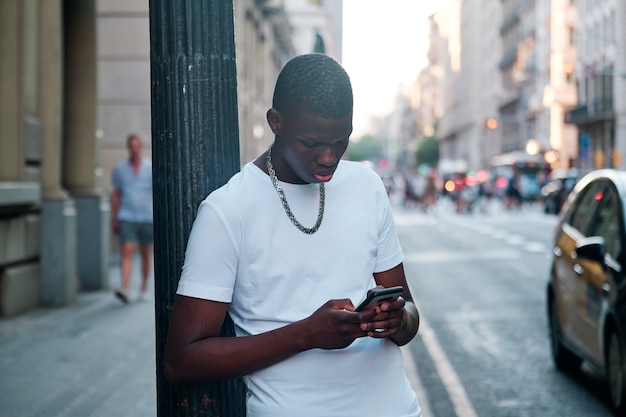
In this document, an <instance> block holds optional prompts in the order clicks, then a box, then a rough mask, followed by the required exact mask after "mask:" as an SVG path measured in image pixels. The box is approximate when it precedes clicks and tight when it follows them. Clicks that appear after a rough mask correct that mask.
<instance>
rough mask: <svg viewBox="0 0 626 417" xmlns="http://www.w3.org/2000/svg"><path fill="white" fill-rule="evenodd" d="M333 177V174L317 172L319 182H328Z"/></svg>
mask: <svg viewBox="0 0 626 417" xmlns="http://www.w3.org/2000/svg"><path fill="white" fill-rule="evenodd" d="M332 177H333V174H332V173H330V174H315V179H316V180H318V181H319V182H328V181H330V179H331V178H332Z"/></svg>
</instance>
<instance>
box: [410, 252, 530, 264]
mask: <svg viewBox="0 0 626 417" xmlns="http://www.w3.org/2000/svg"><path fill="white" fill-rule="evenodd" d="M520 257H521V255H520V251H519V250H510V249H495V250H486V251H484V252H476V251H466V250H463V251H460V250H456V251H452V250H442V251H427V252H410V253H407V254H406V255H405V258H404V262H418V263H433V262H435V263H437V262H446V263H448V262H455V261H456V262H467V261H476V260H489V259H495V260H504V259H519V258H520Z"/></svg>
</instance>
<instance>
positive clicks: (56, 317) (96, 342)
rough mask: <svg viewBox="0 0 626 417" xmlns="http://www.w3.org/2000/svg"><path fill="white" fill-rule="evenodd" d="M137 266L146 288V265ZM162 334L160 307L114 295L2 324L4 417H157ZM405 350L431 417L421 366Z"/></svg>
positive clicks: (88, 296) (114, 279)
mask: <svg viewBox="0 0 626 417" xmlns="http://www.w3.org/2000/svg"><path fill="white" fill-rule="evenodd" d="M134 268H135V269H134V270H133V283H134V284H136V285H138V281H139V279H138V277H139V262H138V261H136V262H135V265H134ZM109 276H110V285H111V288H116V287H117V286H118V285H119V280H120V278H119V276H120V275H119V268H118V267H117V266H115V265H112V267H111V269H110V274H109ZM152 282H154V281H153V280H152ZM135 291H136V290H135ZM154 332H155V330H154V302H147V303H146V302H143V303H140V302H133V303H131V304H130V305H124V304H122V303H121V302H120V301H119V300H117V299H116V298H115V297H114V295H113V292H112V290H106V291H97V292H89V293H80V294H79V295H78V299H77V301H76V303H75V304H73V305H71V306H69V307H63V308H58V309H50V308H41V309H37V310H34V311H32V312H28V313H26V314H23V315H21V316H18V317H15V318H9V319H0V417H44V416H45V417H124V416H127V417H155V416H156V371H155V360H156V359H155V333H154ZM404 353H405V361H406V362H407V373H408V374H409V378H410V380H411V382H412V384H413V385H414V388H415V390H416V392H417V395H418V399H419V400H420V403H421V404H422V408H425V409H424V410H423V411H424V414H423V417H429V416H430V413H429V412H428V409H427V399H426V398H425V396H424V394H423V391H422V387H421V385H420V382H419V379H418V378H417V374H416V373H415V365H414V364H413V361H412V358H411V357H410V353H408V352H406V351H404Z"/></svg>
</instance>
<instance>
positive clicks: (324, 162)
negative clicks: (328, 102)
mask: <svg viewBox="0 0 626 417" xmlns="http://www.w3.org/2000/svg"><path fill="white" fill-rule="evenodd" d="M279 119H280V121H279V122H278V123H277V125H275V126H272V130H273V131H274V133H275V134H276V142H277V143H276V145H277V146H276V148H277V151H274V150H272V160H273V161H276V162H274V164H275V167H276V169H277V173H278V177H279V179H281V180H282V181H286V182H291V183H295V184H298V183H320V182H327V181H330V179H331V178H332V176H333V174H334V173H335V170H336V169H337V165H338V164H339V161H340V160H341V157H342V156H343V154H344V152H345V151H346V149H347V148H348V143H349V138H350V134H352V113H349V114H347V115H346V116H344V117H341V118H339V119H325V118H321V117H317V116H314V115H312V114H311V113H309V112H307V111H300V112H298V113H297V114H296V115H294V116H287V117H282V116H279ZM270 125H272V122H271V120H270ZM278 158H279V159H280V160H277V159H278Z"/></svg>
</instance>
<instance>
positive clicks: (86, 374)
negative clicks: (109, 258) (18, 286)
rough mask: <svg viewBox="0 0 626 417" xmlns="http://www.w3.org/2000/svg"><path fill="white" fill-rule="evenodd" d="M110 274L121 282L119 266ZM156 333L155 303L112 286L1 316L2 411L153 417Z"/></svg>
mask: <svg viewBox="0 0 626 417" xmlns="http://www.w3.org/2000/svg"><path fill="white" fill-rule="evenodd" d="M136 269H137V270H136V271H133V274H134V275H133V280H134V281H137V285H138V281H139V280H138V279H135V278H138V277H139V271H138V265H137V268H136ZM109 276H110V283H111V288H116V287H117V286H119V281H120V278H119V277H120V275H119V268H118V267H117V266H112V267H111V269H110V275H109ZM154 332H155V330H154V302H147V303H138V302H135V303H132V304H130V305H124V304H122V303H121V302H120V301H118V300H117V299H116V298H115V297H114V295H113V292H112V290H107V291H97V292H89V293H80V294H79V295H78V298H77V301H76V303H74V304H73V305H71V306H69V307H63V308H58V309H49V308H42V309H37V310H34V311H32V312H28V313H26V314H23V315H21V316H18V317H15V318H10V319H4V320H2V319H0V375H1V376H0V404H1V405H0V416H2V417H18V416H19V417H39V416H42V417H43V416H46V417H61V416H63V417H70V416H75V417H90V416H93V417H96V416H98V417H109V416H110V417H122V416H128V417H154V416H155V415H156V373H155V351H154V350H155V348H154V346H155V336H154Z"/></svg>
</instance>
